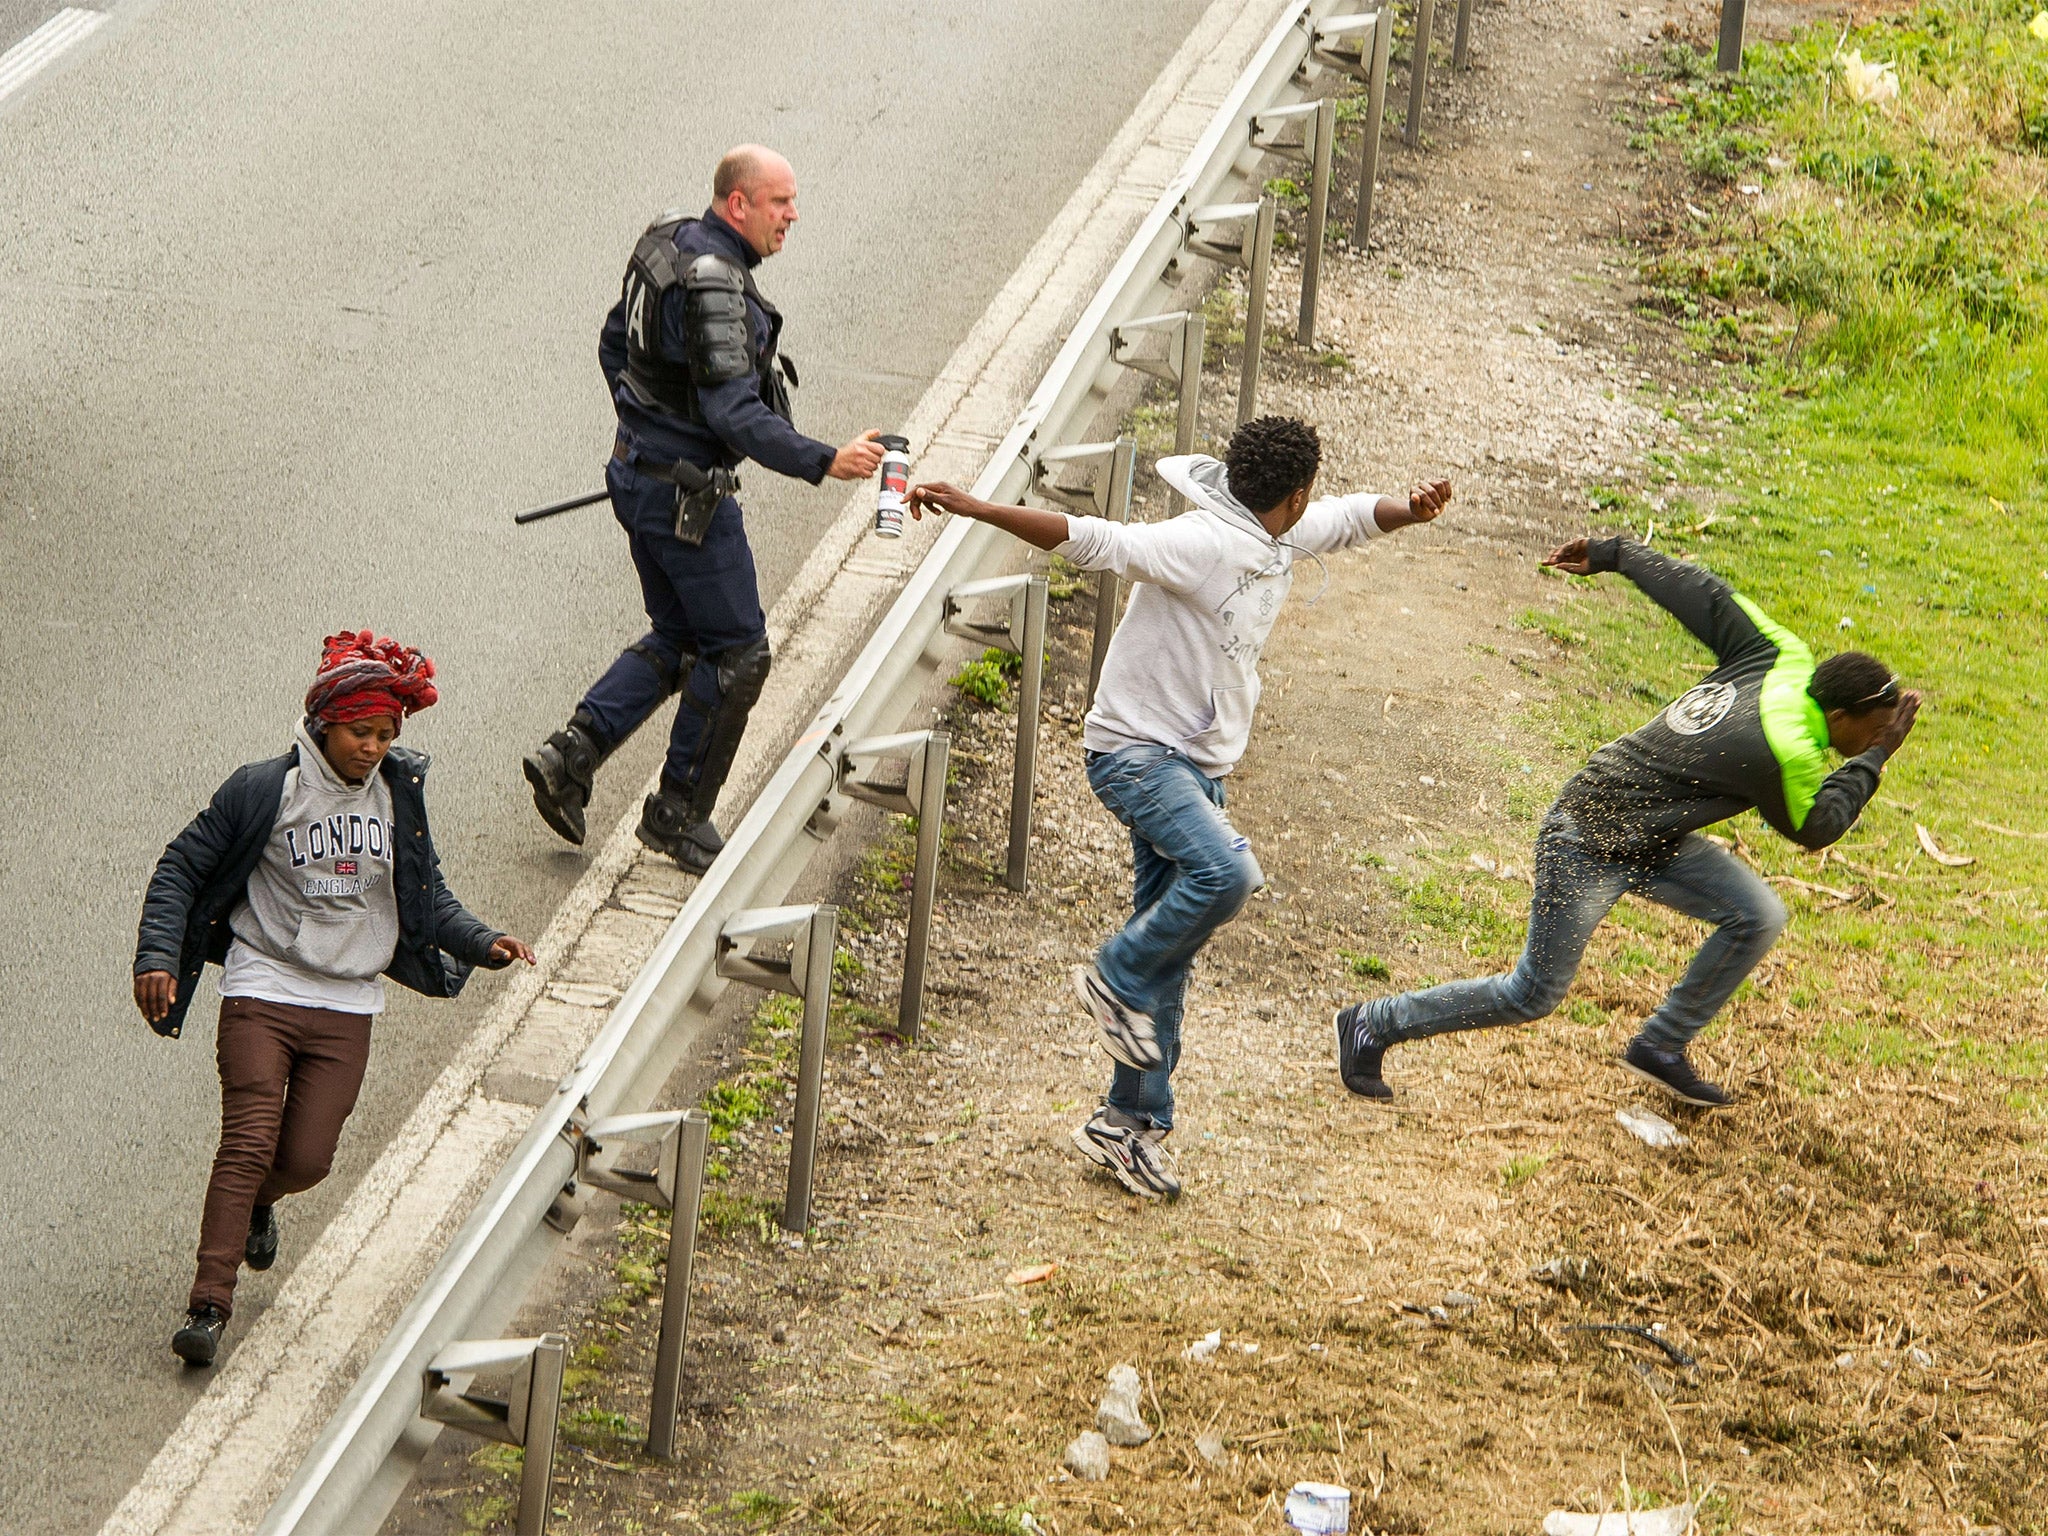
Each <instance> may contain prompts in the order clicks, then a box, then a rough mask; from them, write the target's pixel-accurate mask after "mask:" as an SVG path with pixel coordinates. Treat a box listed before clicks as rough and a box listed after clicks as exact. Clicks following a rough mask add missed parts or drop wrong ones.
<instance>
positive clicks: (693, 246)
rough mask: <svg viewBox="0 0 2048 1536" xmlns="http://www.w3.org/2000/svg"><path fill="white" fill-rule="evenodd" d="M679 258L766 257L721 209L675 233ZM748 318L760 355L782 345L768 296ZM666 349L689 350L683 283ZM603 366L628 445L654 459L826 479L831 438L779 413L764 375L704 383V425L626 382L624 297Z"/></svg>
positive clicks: (752, 262) (602, 344) (665, 312)
mask: <svg viewBox="0 0 2048 1536" xmlns="http://www.w3.org/2000/svg"><path fill="white" fill-rule="evenodd" d="M676 249H677V250H678V251H680V252H681V253H682V261H681V264H682V265H683V266H688V265H689V261H690V258H691V257H693V256H702V255H706V254H709V255H713V256H718V257H722V258H723V259H724V260H726V261H729V262H731V263H732V264H733V265H734V266H736V267H741V268H743V269H745V270H746V271H749V272H751V271H752V270H753V269H754V268H755V267H757V266H759V265H760V262H761V256H760V253H759V252H758V251H756V250H755V249H754V248H753V247H752V246H751V245H749V244H747V242H746V241H745V240H744V239H742V238H741V236H740V234H739V231H737V230H735V229H734V228H733V227H732V226H731V225H730V224H728V223H726V222H725V220H724V219H722V218H720V217H719V216H718V211H717V210H716V209H715V208H707V209H705V210H704V216H703V217H702V218H701V219H696V220H693V221H691V222H688V223H685V224H684V225H683V227H682V228H681V229H680V230H678V231H677V234H676ZM747 318H748V319H749V320H750V321H751V322H752V324H753V330H754V351H755V354H756V355H757V356H759V355H761V354H763V353H766V352H769V351H771V350H772V349H774V348H775V347H776V346H778V345H779V343H780V340H781V334H782V316H781V315H780V314H778V313H777V312H776V311H775V310H774V309H773V308H772V307H771V306H769V305H768V304H767V302H766V301H765V300H763V301H760V302H756V300H755V298H754V297H753V296H752V295H751V294H750V295H749V297H748V299H747ZM661 333H662V351H663V352H664V353H665V354H666V355H668V356H669V357H687V356H689V350H690V346H689V325H688V320H687V317H686V316H685V313H684V298H683V290H682V288H681V286H680V285H678V286H677V287H676V288H675V289H674V290H672V291H671V292H670V293H669V295H668V297H667V300H666V302H664V303H663V305H662V316H661ZM597 360H598V366H599V367H601V368H602V369H603V370H604V381H605V383H606V385H607V386H608V387H609V388H610V389H611V392H612V405H613V407H614V408H615V409H616V410H617V411H618V413H619V430H620V432H621V433H622V434H623V435H624V437H625V439H626V444H627V447H628V448H629V449H631V450H633V451H635V452H637V453H640V454H644V455H645V456H646V457H648V458H650V459H654V460H657V461H661V462H665V463H672V462H673V461H675V460H677V459H687V460H688V461H689V462H690V463H692V464H694V465H696V466H697V467H698V468H699V469H713V468H723V469H732V468H734V467H736V466H737V465H738V464H739V463H740V462H741V461H742V460H743V459H752V460H753V461H754V462H755V463H756V464H762V465H765V466H767V467H768V468H769V469H772V470H774V471H775V472H776V473H777V474H782V475H793V476H795V477H796V478H797V479H799V480H808V481H809V482H810V483H811V484H812V485H816V484H818V483H819V482H820V481H822V480H823V479H824V478H825V471H827V470H828V469H830V468H831V467H832V460H833V457H834V456H835V454H836V453H837V450H836V449H834V448H833V447H832V445H831V444H830V443H821V442H819V441H818V440H817V439H816V438H814V437H806V436H805V435H804V434H803V433H801V432H799V431H797V429H796V428H795V427H793V426H791V425H790V424H789V423H788V422H787V421H785V420H783V419H782V417H780V416H778V415H777V414H776V413H775V411H774V409H773V408H772V407H771V406H770V405H769V403H768V401H767V399H766V398H765V397H764V395H763V381H762V380H761V379H760V378H759V377H757V376H756V375H755V374H752V373H743V374H741V375H740V376H739V377H738V378H735V379H727V380H726V381H725V382H724V383H723V384H710V385H702V386H699V387H698V390H697V404H698V407H699V409H701V410H702V412H703V414H704V420H703V422H702V423H701V424H700V423H698V422H693V421H683V420H680V419H678V418H677V417H675V416H672V415H670V414H669V413H667V412H666V411H662V410H658V409H652V408H650V407H649V406H647V405H645V404H643V403H642V402H641V400H640V398H639V397H638V396H637V395H635V394H634V393H633V391H632V390H631V389H630V388H628V387H627V385H626V381H625V380H626V300H625V295H624V294H623V293H621V295H620V297H619V301H618V302H617V303H616V304H614V305H613V306H612V308H611V313H610V314H608V315H606V316H605V321H604V329H603V331H601V332H600V333H599V335H598V340H597Z"/></svg>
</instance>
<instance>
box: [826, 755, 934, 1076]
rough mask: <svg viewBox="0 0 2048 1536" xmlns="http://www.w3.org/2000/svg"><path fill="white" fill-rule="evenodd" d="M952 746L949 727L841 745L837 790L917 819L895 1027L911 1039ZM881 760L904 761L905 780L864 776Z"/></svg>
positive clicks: (919, 1003)
mask: <svg viewBox="0 0 2048 1536" xmlns="http://www.w3.org/2000/svg"><path fill="white" fill-rule="evenodd" d="M952 750H953V737H952V734H951V733H950V732H947V731H906V732H903V733H902V734H901V735H897V736H871V737H869V738H867V739H866V740H864V741H849V742H848V743H847V744H846V745H845V746H843V747H841V748H840V749H839V764H838V778H839V790H840V793H842V794H844V795H847V796H849V797H851V798H852V799H855V800H865V801H867V802H868V803H869V804H871V805H881V806H887V807H888V808H889V809H890V810H892V811H897V812H900V813H901V814H903V815H906V816H914V817H916V818H917V862H916V864H915V865H914V866H913V868H912V872H911V877H910V878H911V881H912V884H911V887H910V925H909V928H908V930H907V931H906V932H905V934H904V936H903V994H902V996H901V997H900V998H899V999H898V1000H897V1004H896V1031H897V1033H898V1034H900V1035H901V1036H902V1037H903V1038H904V1039H905V1040H910V1041H915V1040H916V1039H917V1036H918V1029H919V1026H920V1024H921V1023H922V1021H923V1019H924V967H925V958H926V952H927V950H928V949H929V948H930V945H931V937H932V902H933V901H934V900H935V899H937V896H938V884H939V833H940V830H941V829H942V827H943V825H944V823H945V819H946V764H947V761H948V759H949V758H950V756H951V754H952ZM884 758H893V759H896V760H898V761H901V762H902V763H903V764H904V777H903V783H902V785H901V786H900V787H899V786H898V785H896V784H895V783H893V782H888V781H884V780H880V779H875V778H870V777H867V774H868V771H869V770H870V769H872V768H874V767H876V766H878V765H879V763H880V762H881V761H882V760H883V759H884Z"/></svg>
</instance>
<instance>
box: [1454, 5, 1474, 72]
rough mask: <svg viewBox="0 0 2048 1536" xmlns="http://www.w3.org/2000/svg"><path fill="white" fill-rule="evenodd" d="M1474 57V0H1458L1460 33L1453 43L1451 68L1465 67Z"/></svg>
mask: <svg viewBox="0 0 2048 1536" xmlns="http://www.w3.org/2000/svg"><path fill="white" fill-rule="evenodd" d="M1471 57H1472V0H1458V33H1457V38H1456V40H1455V41H1454V42H1453V43H1452V44H1451V68H1453V69H1464V68H1467V67H1468V66H1469V64H1470V62H1471Z"/></svg>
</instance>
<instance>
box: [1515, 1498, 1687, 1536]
mask: <svg viewBox="0 0 2048 1536" xmlns="http://www.w3.org/2000/svg"><path fill="white" fill-rule="evenodd" d="M1691 1529H1692V1506H1691V1505H1690V1504H1667V1505H1666V1506H1665V1507H1664V1508H1662V1509H1632V1510H1626V1511H1622V1510H1617V1511H1615V1512H1613V1513H1611V1514H1605V1515H1575V1514H1571V1513H1569V1512H1568V1511H1566V1510H1562V1509H1553V1510H1552V1511H1551V1512H1550V1513H1549V1514H1547V1515H1545V1516H1544V1517H1543V1536H1685V1533H1686V1532H1687V1531H1689V1530H1691Z"/></svg>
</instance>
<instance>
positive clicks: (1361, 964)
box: [1337, 949, 1394, 981]
mask: <svg viewBox="0 0 2048 1536" xmlns="http://www.w3.org/2000/svg"><path fill="white" fill-rule="evenodd" d="M1337 958H1338V959H1340V960H1342V961H1343V962H1344V963H1345V964H1346V965H1347V966H1349V967H1350V968H1351V974H1352V975H1354V976H1356V977H1358V978H1359V980H1361V981H1391V980H1392V979H1393V976H1394V973H1393V972H1392V971H1391V970H1389V969H1388V968H1387V962H1386V961H1384V960H1382V959H1381V958H1380V957H1379V956H1378V955H1365V954H1360V953H1359V952H1358V951H1357V950H1352V949H1340V950H1338V951H1337Z"/></svg>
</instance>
